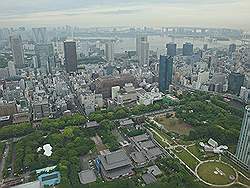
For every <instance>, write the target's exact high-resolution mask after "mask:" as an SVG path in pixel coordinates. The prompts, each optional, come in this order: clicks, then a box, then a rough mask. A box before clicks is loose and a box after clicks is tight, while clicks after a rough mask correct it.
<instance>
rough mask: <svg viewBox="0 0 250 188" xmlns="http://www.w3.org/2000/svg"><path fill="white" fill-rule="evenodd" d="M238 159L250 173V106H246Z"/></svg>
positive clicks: (237, 152) (237, 154)
mask: <svg viewBox="0 0 250 188" xmlns="http://www.w3.org/2000/svg"><path fill="white" fill-rule="evenodd" d="M236 157H237V159H238V160H239V161H241V162H242V163H243V164H245V165H246V166H247V167H248V170H249V171H250V106H246V108H245V114H244V118H243V121H242V126H241V131H240V137H239V141H238V145H237V149H236Z"/></svg>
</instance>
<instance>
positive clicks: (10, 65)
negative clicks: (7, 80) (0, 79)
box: [8, 61, 16, 77]
mask: <svg viewBox="0 0 250 188" xmlns="http://www.w3.org/2000/svg"><path fill="white" fill-rule="evenodd" d="M8 69H9V75H10V77H14V76H16V67H15V63H14V62H13V61H9V62H8Z"/></svg>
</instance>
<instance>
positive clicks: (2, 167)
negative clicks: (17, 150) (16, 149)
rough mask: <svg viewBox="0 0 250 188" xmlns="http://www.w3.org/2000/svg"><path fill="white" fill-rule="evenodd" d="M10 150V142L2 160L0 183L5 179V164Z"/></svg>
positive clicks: (0, 162) (0, 164)
mask: <svg viewBox="0 0 250 188" xmlns="http://www.w3.org/2000/svg"><path fill="white" fill-rule="evenodd" d="M9 150H10V145H9V143H6V145H5V150H4V153H3V156H2V159H1V161H0V183H2V180H3V169H4V165H5V162H6V158H7V156H8V153H9Z"/></svg>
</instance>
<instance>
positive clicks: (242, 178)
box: [238, 174, 250, 187]
mask: <svg viewBox="0 0 250 188" xmlns="http://www.w3.org/2000/svg"><path fill="white" fill-rule="evenodd" d="M238 181H239V182H241V183H243V184H245V185H248V186H249V187H250V180H248V179H246V178H245V177H243V176H242V175H240V174H239V178H238Z"/></svg>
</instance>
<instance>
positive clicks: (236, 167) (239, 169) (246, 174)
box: [221, 156, 250, 178]
mask: <svg viewBox="0 0 250 188" xmlns="http://www.w3.org/2000/svg"><path fill="white" fill-rule="evenodd" d="M221 160H222V161H224V162H225V163H228V164H230V165H231V166H233V167H234V168H235V169H236V170H237V171H240V172H241V173H242V174H244V175H245V176H247V177H248V178H250V174H249V173H248V172H247V171H245V170H243V169H242V168H240V167H239V166H238V165H236V164H234V163H233V162H232V161H231V160H230V159H229V158H227V157H225V156H221Z"/></svg>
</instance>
